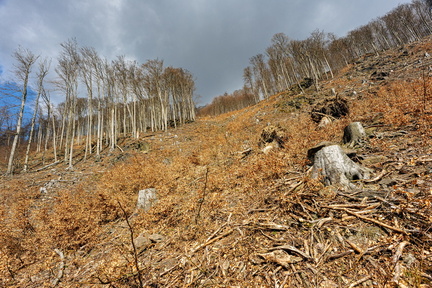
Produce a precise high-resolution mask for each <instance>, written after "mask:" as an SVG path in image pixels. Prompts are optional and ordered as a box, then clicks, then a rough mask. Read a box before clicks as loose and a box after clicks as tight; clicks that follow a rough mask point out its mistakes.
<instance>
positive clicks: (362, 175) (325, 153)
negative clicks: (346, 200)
mask: <svg viewBox="0 0 432 288" xmlns="http://www.w3.org/2000/svg"><path fill="white" fill-rule="evenodd" d="M312 177H313V178H321V179H322V181H323V183H324V184H325V185H327V186H329V185H341V186H342V187H344V188H355V187H356V186H355V185H354V184H353V183H352V182H351V181H355V180H360V179H369V171H368V170H367V169H366V168H364V167H361V166H360V165H358V164H357V163H355V162H354V161H352V160H351V159H350V158H349V157H348V156H347V155H346V154H345V153H344V151H343V150H342V148H341V147H340V146H339V145H331V146H326V147H324V148H322V149H321V150H319V151H318V152H316V153H315V157H314V164H313V168H312Z"/></svg>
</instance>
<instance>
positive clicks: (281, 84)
mask: <svg viewBox="0 0 432 288" xmlns="http://www.w3.org/2000/svg"><path fill="white" fill-rule="evenodd" d="M431 6H432V1H430V0H414V1H412V3H408V4H401V5H399V6H398V7H396V8H395V9H393V10H392V11H390V12H389V13H387V14H386V15H384V16H382V17H379V18H377V19H375V20H372V21H370V22H369V23H368V24H366V25H364V26H361V27H359V28H357V29H355V30H352V31H350V32H348V33H347V35H346V36H345V37H341V38H338V37H336V35H334V34H332V33H324V32H323V31H320V30H315V31H313V32H312V33H311V35H310V36H309V37H308V38H307V39H305V40H293V39H290V38H289V37H288V36H287V35H285V34H284V33H277V34H275V35H274V36H273V38H272V40H271V45H270V46H269V47H268V48H267V49H266V51H265V53H264V54H258V55H256V56H253V57H251V58H250V66H248V67H246V68H244V72H243V79H244V85H243V88H242V89H240V90H237V91H235V92H234V93H232V94H228V93H225V94H224V95H222V96H218V97H216V98H215V99H214V100H213V102H211V103H210V104H208V105H206V106H204V107H202V108H200V109H199V110H198V115H200V116H207V115H218V114H221V113H226V112H229V111H233V110H237V109H241V108H244V107H247V106H249V105H253V104H255V103H257V102H258V101H260V100H261V99H267V98H268V97H269V96H271V95H274V94H277V93H279V92H282V91H286V90H288V89H289V88H290V87H291V86H292V85H297V84H298V83H300V81H301V80H302V79H304V78H310V79H314V81H315V86H316V88H318V81H319V80H321V79H330V78H332V77H333V74H334V73H336V72H337V71H339V70H340V69H341V68H343V67H345V66H346V65H348V64H350V63H352V62H353V61H355V59H358V58H359V57H361V56H363V55H365V54H368V53H377V54H378V53H380V52H381V51H384V50H388V49H390V48H393V47H398V46H401V45H403V44H407V43H410V42H413V41H417V40H420V39H421V38H423V37H425V36H428V35H430V34H432V15H431ZM299 89H302V87H301V86H300V85H299ZM246 95H254V96H250V97H246V98H248V99H247V100H246V99H245V96H246Z"/></svg>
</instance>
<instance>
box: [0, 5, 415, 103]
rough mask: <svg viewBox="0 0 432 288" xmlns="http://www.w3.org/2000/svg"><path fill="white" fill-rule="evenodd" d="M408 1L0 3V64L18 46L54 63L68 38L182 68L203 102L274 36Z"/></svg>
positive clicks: (353, 23)
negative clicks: (51, 58) (194, 85)
mask: <svg viewBox="0 0 432 288" xmlns="http://www.w3.org/2000/svg"><path fill="white" fill-rule="evenodd" d="M408 2H410V1H399V0H385V1H384V0H383V1H376V0H360V1H347V0H326V1H324V0H311V1H304V0H292V1H280V0H279V1H277V0H271V1H262V0H185V1H178V0H93V1H87V0H75V1H57V0H45V1H42V0H14V1H12V0H6V1H1V0H0V18H1V19H2V21H1V23H0V29H1V31H2V33H1V34H0V44H1V46H0V64H1V65H3V66H4V71H5V73H4V74H7V73H6V72H7V71H10V70H11V69H12V64H13V59H12V57H11V55H12V53H13V51H14V50H15V49H16V48H17V47H18V45H22V46H23V47H25V48H29V49H30V50H32V51H34V52H35V53H37V54H41V55H42V56H48V57H53V58H56V57H57V56H58V51H59V50H60V45H59V44H60V43H62V42H64V41H66V40H67V39H69V38H73V37H75V38H76V39H77V41H78V44H79V45H81V46H92V47H95V48H96V50H97V51H98V52H99V53H100V55H102V56H104V57H106V58H107V59H109V60H111V59H114V58H115V57H116V56H118V55H125V56H126V57H127V58H130V59H136V60H137V61H139V62H140V63H144V62H145V61H146V60H148V59H155V58H159V59H163V60H164V62H165V65H171V66H175V67H182V68H185V69H188V70H189V71H191V73H192V74H193V75H194V76H195V78H196V80H197V81H196V83H197V91H196V92H197V94H200V95H201V96H202V97H203V100H202V104H203V103H208V102H210V101H211V99H212V98H213V97H215V96H218V95H221V94H223V93H224V92H232V91H233V90H235V89H239V88H241V87H242V84H243V81H242V74H243V69H244V68H245V67H246V66H247V65H248V64H249V58H250V57H252V56H254V55H256V54H258V53H264V52H265V48H266V47H267V46H269V45H270V40H271V37H272V36H273V35H274V34H275V33H279V32H283V33H285V34H286V35H288V37H290V38H292V39H305V38H306V37H308V36H309V35H310V33H311V32H312V31H313V30H315V29H317V28H318V29H320V30H324V31H325V32H333V33H335V34H336V35H338V36H343V35H344V34H345V33H346V32H348V31H349V30H352V29H354V28H356V27H359V26H360V25H363V24H366V23H367V22H368V21H370V20H371V19H373V18H376V17H378V16H382V15H384V14H385V13H386V12H388V11H390V10H391V9H392V8H394V7H396V6H397V5H398V4H399V3H408ZM53 65H55V62H53ZM51 76H52V77H54V76H55V75H54V73H52V75H51Z"/></svg>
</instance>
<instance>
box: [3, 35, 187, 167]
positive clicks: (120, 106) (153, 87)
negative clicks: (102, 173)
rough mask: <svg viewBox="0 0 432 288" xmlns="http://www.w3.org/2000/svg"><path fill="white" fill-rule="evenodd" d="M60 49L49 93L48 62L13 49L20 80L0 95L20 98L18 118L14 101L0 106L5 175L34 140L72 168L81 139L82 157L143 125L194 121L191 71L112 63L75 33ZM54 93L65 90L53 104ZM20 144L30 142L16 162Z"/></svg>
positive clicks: (160, 65) (160, 127)
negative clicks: (29, 108) (29, 114)
mask: <svg viewBox="0 0 432 288" xmlns="http://www.w3.org/2000/svg"><path fill="white" fill-rule="evenodd" d="M61 47H62V51H61V54H60V55H59V56H58V58H57V61H58V65H57V67H55V72H56V74H57V75H56V76H57V78H56V80H55V81H53V82H52V83H50V84H52V85H53V87H55V88H54V90H53V91H49V90H47V89H46V88H45V87H46V83H45V82H46V81H45V79H46V76H47V74H48V71H49V67H50V63H51V60H49V59H40V56H38V55H35V54H34V53H33V52H32V51H30V50H28V49H23V48H21V47H20V48H18V49H17V50H16V51H15V53H14V58H15V60H16V65H15V67H16V70H15V73H16V79H17V81H16V83H7V84H6V85H4V86H3V90H2V94H3V97H7V96H14V97H16V98H18V99H19V100H20V103H21V104H20V107H19V108H18V112H17V113H16V114H18V115H17V116H15V115H13V114H12V112H11V111H12V108H13V107H12V106H11V107H8V106H3V107H2V109H1V110H0V112H1V114H0V127H1V130H0V144H1V145H2V146H5V147H7V148H8V150H9V151H10V152H9V151H8V152H9V153H7V154H5V155H4V157H9V158H8V159H9V161H8V168H7V174H12V173H13V171H14V166H22V169H23V170H24V171H26V170H27V169H28V157H29V156H28V155H29V151H30V148H31V147H32V143H35V144H36V145H33V146H34V149H36V152H41V151H44V152H45V151H47V150H48V148H50V149H52V151H53V155H52V156H53V158H54V161H55V162H57V161H60V160H59V159H60V157H63V158H64V161H65V162H68V163H69V167H70V168H72V167H73V162H74V145H75V144H80V143H81V142H82V141H84V143H85V155H84V159H86V158H87V157H88V156H89V155H90V154H95V155H96V157H97V159H98V158H100V153H101V151H102V150H103V149H104V148H107V147H109V149H110V150H111V151H112V150H113V149H115V148H116V146H117V141H118V139H119V137H126V136H130V137H133V138H138V137H139V134H140V133H145V132H147V130H151V131H156V130H165V131H166V130H167V129H168V127H169V126H172V127H176V126H177V125H181V124H184V123H185V122H190V121H194V119H195V104H194V101H193V95H194V90H195V81H194V78H193V75H192V74H191V73H190V72H189V71H187V70H185V69H182V68H174V67H165V66H164V62H163V60H159V59H156V60H148V61H147V62H146V63H144V64H139V63H138V62H137V61H132V60H127V59H126V57H125V56H118V57H117V59H115V60H114V61H111V62H109V61H108V60H106V59H104V58H102V57H101V56H100V55H99V54H98V52H97V51H96V50H95V49H94V48H92V47H79V46H78V43H77V42H76V40H75V39H70V40H68V41H66V42H64V43H62V44H61ZM35 66H37V67H35ZM33 70H37V71H36V72H35V75H36V78H37V87H36V88H34V90H35V94H36V96H34V100H33V101H34V103H31V104H30V105H32V106H33V109H32V110H33V115H32V117H31V118H30V120H29V122H28V123H26V125H25V126H26V127H25V128H26V129H23V126H24V123H23V120H24V109H25V108H26V105H27V106H28V105H29V104H28V103H27V97H28V94H29V92H31V91H32V90H31V89H30V87H29V78H30V77H31V76H32V75H33V73H34V72H33ZM17 88H19V89H20V91H17ZM52 92H54V93H59V94H61V95H63V96H64V101H63V102H61V103H59V104H58V105H55V104H54V103H53V101H51V97H50V94H51V93H52ZM15 119H18V120H16V121H15ZM18 143H22V145H26V147H27V149H26V153H25V155H26V156H25V160H24V163H23V164H21V165H19V164H18V163H14V161H15V160H16V159H15V151H16V150H17V147H18ZM15 162H17V161H15ZM20 168H21V167H20Z"/></svg>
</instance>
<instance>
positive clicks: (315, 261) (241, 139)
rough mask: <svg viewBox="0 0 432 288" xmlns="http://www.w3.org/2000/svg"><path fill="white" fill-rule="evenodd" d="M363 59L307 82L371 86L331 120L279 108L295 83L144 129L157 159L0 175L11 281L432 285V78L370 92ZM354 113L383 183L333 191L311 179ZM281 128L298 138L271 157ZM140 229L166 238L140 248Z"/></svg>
mask: <svg viewBox="0 0 432 288" xmlns="http://www.w3.org/2000/svg"><path fill="white" fill-rule="evenodd" d="M422 47H423V48H424V47H429V46H427V45H426V46H422ZM423 48H421V49H423ZM419 49H420V48H419ZM363 65H368V63H364V64H363ZM354 68H355V67H354V66H353V67H350V69H354ZM350 69H347V70H346V71H343V72H341V76H340V77H339V78H337V79H334V80H332V81H328V82H325V83H322V88H321V91H320V92H315V91H313V90H309V91H306V93H308V95H307V96H308V97H311V99H312V100H313V99H315V98H316V99H317V100H318V99H321V98H325V97H328V96H327V94H328V91H330V89H331V88H333V87H334V85H337V87H338V91H339V90H341V91H344V90H343V89H342V87H348V88H347V89H346V90H347V91H353V90H356V91H358V93H357V94H354V95H352V94H350V93H345V95H344V92H340V93H341V94H342V95H340V96H341V97H345V98H346V99H348V103H349V108H350V113H349V115H348V116H346V117H344V118H341V119H337V120H335V121H333V122H332V123H331V124H329V125H327V126H324V127H318V126H317V124H316V123H314V122H313V121H312V119H311V116H310V111H311V110H312V108H311V106H310V105H306V104H301V108H298V107H297V106H296V107H294V108H292V109H291V108H290V111H287V110H286V109H282V108H281V107H285V106H284V103H288V102H289V101H291V100H292V99H293V98H295V97H304V95H291V94H290V93H281V94H278V95H275V96H273V97H271V98H270V99H268V100H266V101H262V102H260V103H258V104H257V105H255V106H252V107H248V108H245V109H243V110H241V111H236V112H231V113H228V114H224V115H220V116H217V117H213V118H211V117H208V118H203V119H199V120H198V121H197V122H195V123H191V124H188V125H185V126H183V127H179V128H178V129H177V130H172V131H170V132H169V133H154V135H152V136H151V137H146V138H145V139H142V141H144V140H145V141H148V142H149V143H150V144H151V151H150V152H149V153H146V154H144V153H140V152H137V151H127V150H126V149H125V151H123V152H121V153H120V152H119V151H116V152H115V153H114V152H112V154H113V155H112V156H110V157H108V156H105V158H104V159H105V160H104V161H102V162H101V163H94V162H91V160H87V162H85V163H84V162H83V163H81V164H79V165H77V168H76V170H74V171H67V172H65V171H64V170H63V168H64V167H62V166H61V167H55V168H54V169H51V170H50V169H47V170H42V171H40V172H38V173H29V174H22V175H17V176H15V177H14V178H2V179H1V184H2V187H3V188H2V189H1V197H2V198H1V200H2V205H1V207H0V215H1V217H2V221H3V222H2V224H3V225H2V226H1V227H0V244H1V249H0V251H1V254H0V261H1V262H0V279H1V280H0V285H1V286H4V287H52V286H58V287H140V286H143V287H428V285H431V279H432V272H431V271H432V259H431V257H430V255H432V250H431V248H430V247H431V246H432V245H431V244H432V238H431V231H430V229H431V227H432V219H431V218H430V215H431V212H432V211H431V209H432V207H431V205H432V190H431V188H430V187H432V179H431V173H432V166H431V163H432V156H431V155H432V150H431V148H430V147H431V144H432V137H431V136H432V135H431V132H432V131H431V115H432V114H431V113H432V105H431V100H432V99H431V89H432V82H431V80H430V77H429V75H427V73H426V72H425V70H424V69H419V70H416V71H407V70H406V69H405V70H404V71H406V73H408V72H409V73H410V74H413V73H414V72H415V73H417V74H416V75H418V77H416V78H410V79H409V78H408V77H407V79H405V80H403V81H399V80H398V81H391V79H389V80H388V81H387V82H384V83H374V84H369V85H368V86H367V87H366V86H365V85H364V83H363V82H365V81H362V78H361V77H364V76H358V77H357V78H355V77H354V78H352V77H351V78H348V77H345V76H344V75H345V74H346V73H351V72H350V71H351V70H350ZM400 75H401V74H398V77H400ZM326 93H327V94H326ZM302 99H303V98H302ZM302 101H303V100H302ZM289 103H291V102H289ZM301 103H303V102H301ZM352 121H360V122H362V123H363V125H364V126H365V128H366V130H367V131H368V133H369V139H368V140H367V143H366V145H365V146H364V147H361V148H358V149H357V156H358V157H357V161H360V162H362V164H363V165H365V166H367V167H368V168H369V169H371V171H372V174H373V179H372V180H371V181H370V182H367V181H365V182H362V183H357V185H358V189H356V190H354V191H344V190H341V189H339V188H338V187H324V186H323V185H322V184H321V183H320V182H319V181H318V180H314V179H310V178H309V174H308V170H309V168H310V166H309V164H310V163H308V160H307V157H306V155H307V149H308V148H310V147H312V146H314V145H315V144H317V143H319V142H321V141H334V142H340V141H341V139H342V134H343V128H344V127H345V126H346V125H347V124H349V123H350V122H352ZM269 125H274V126H279V127H282V128H283V129H284V131H285V132H286V134H287V139H286V141H285V143H284V147H283V148H277V149H273V150H271V151H270V152H269V153H267V154H265V153H263V152H262V151H261V147H260V146H259V138H260V133H261V131H262V129H263V128H265V127H267V126H269ZM125 147H126V144H125ZM372 156H373V157H372ZM43 187H44V188H46V190H43V191H42V190H41V188H43ZM145 188H156V189H157V191H158V201H157V202H156V203H155V204H154V206H153V207H152V208H151V209H150V210H149V211H147V212H145V211H141V210H137V209H136V199H137V193H138V191H139V190H140V189H145ZM41 191H42V192H41ZM119 203H120V205H121V207H120V205H119ZM123 209H124V210H123ZM124 213H126V215H124ZM125 218H126V219H127V220H128V222H126V221H125ZM131 232H132V233H131ZM130 235H134V236H135V238H137V236H138V235H144V236H146V237H147V236H149V235H160V236H161V237H159V238H160V240H157V241H156V240H155V241H150V240H149V241H148V242H147V244H145V245H144V246H139V247H138V248H137V247H135V249H133V248H134V247H133V245H132V243H131V240H130ZM62 255H63V256H62ZM137 266H138V267H139V273H138V271H137ZM138 278H140V279H138Z"/></svg>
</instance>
